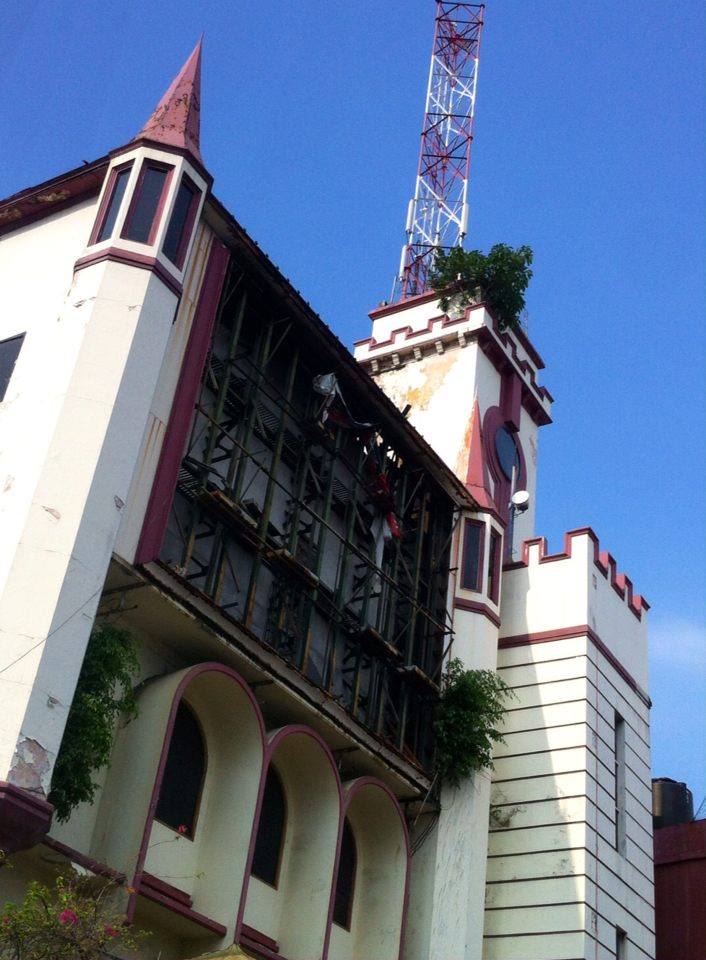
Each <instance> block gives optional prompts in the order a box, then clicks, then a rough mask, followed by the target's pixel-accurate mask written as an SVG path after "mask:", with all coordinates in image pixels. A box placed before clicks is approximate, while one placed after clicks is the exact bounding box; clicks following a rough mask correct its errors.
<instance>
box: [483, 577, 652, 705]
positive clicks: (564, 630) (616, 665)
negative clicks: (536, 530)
mask: <svg viewBox="0 0 706 960" xmlns="http://www.w3.org/2000/svg"><path fill="white" fill-rule="evenodd" d="M552 559H554V558H552ZM559 559H563V558H559ZM572 637H587V638H588V639H589V640H590V642H591V643H592V644H593V646H594V647H595V648H596V649H597V650H598V651H599V652H600V653H601V654H602V655H603V656H604V657H605V659H606V660H607V661H608V663H609V664H610V665H611V667H613V669H614V670H615V672H616V673H617V674H618V675H619V676H621V677H622V678H623V680H624V681H625V682H626V683H627V685H628V686H629V687H630V689H631V690H632V691H633V692H634V693H636V694H637V696H638V697H639V698H640V700H642V702H643V703H644V704H645V706H646V707H648V708H649V707H651V706H652V701H651V700H650V698H649V696H648V695H647V694H646V693H645V691H644V690H643V689H642V687H641V686H640V685H639V683H638V682H637V680H635V678H634V677H633V676H632V674H631V673H630V672H629V671H628V670H626V669H625V667H624V666H623V665H622V663H621V662H620V660H618V658H617V657H616V656H615V654H613V653H611V651H610V650H609V648H608V646H607V645H606V644H605V643H604V642H603V640H601V638H600V637H599V636H598V634H597V633H596V631H595V630H593V629H592V628H591V627H589V626H588V624H586V623H582V624H579V625H577V626H575V627H560V628H558V629H557V630H542V631H539V632H537V633H520V634H516V635H515V636H513V637H501V638H500V639H499V640H498V649H500V650H506V649H508V648H509V647H525V646H528V645H530V644H533V643H551V642H552V641H555V640H569V639H571V638H572Z"/></svg>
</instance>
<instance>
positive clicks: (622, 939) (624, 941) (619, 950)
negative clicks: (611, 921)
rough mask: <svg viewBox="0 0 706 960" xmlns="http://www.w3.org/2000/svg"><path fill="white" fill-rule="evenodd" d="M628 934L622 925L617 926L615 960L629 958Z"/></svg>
mask: <svg viewBox="0 0 706 960" xmlns="http://www.w3.org/2000/svg"><path fill="white" fill-rule="evenodd" d="M627 955H628V935H627V933H625V931H624V930H621V929H620V927H616V928H615V960H627Z"/></svg>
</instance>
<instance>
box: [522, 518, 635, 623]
mask: <svg viewBox="0 0 706 960" xmlns="http://www.w3.org/2000/svg"><path fill="white" fill-rule="evenodd" d="M583 536H587V537H588V538H589V539H590V540H591V542H592V543H593V564H594V566H595V567H596V569H597V570H599V571H600V573H601V574H602V575H603V577H605V579H606V580H609V581H610V584H611V586H612V587H613V589H614V590H615V592H616V593H617V594H618V596H619V597H620V599H621V600H625V601H626V602H627V605H628V609H629V610H630V612H631V613H632V614H633V616H635V617H636V618H637V619H638V620H642V614H643V612H647V611H648V610H649V609H650V605H649V603H648V602H647V600H645V598H644V597H643V596H641V595H640V594H639V593H633V584H632V580H630V578H629V577H628V576H626V575H625V574H624V573H616V563H615V559H614V558H613V556H612V555H611V554H610V553H608V551H607V550H601V545H600V541H599V539H598V537H597V535H596V533H595V532H594V531H593V529H592V528H591V527H577V528H576V529H575V530H569V531H567V532H566V533H565V534H564V549H563V551H562V552H561V553H547V538H546V537H534V538H533V539H531V540H525V541H524V542H523V544H522V557H521V558H520V559H519V560H515V561H513V563H507V564H505V566H504V568H503V569H505V570H519V569H520V568H521V567H526V566H528V564H529V552H530V548H531V547H534V546H537V547H539V563H554V562H556V561H557V560H567V559H569V558H570V557H571V555H572V548H573V541H574V538H575V537H583Z"/></svg>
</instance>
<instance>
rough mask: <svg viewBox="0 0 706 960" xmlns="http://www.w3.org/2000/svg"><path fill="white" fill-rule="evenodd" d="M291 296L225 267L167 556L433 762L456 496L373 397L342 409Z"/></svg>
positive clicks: (364, 718)
mask: <svg viewBox="0 0 706 960" xmlns="http://www.w3.org/2000/svg"><path fill="white" fill-rule="evenodd" d="M282 308H283V304H282V303H281V302H279V301H276V300H275V301H273V300H271V299H268V298H267V296H266V295H265V294H264V293H263V292H262V291H261V290H259V289H258V288H257V287H256V286H255V285H254V284H252V283H250V282H249V281H248V280H247V278H246V277H245V276H244V275H243V274H240V275H239V276H237V277H232V278H231V280H230V282H229V285H228V286H227V288H226V291H225V293H224V297H223V300H222V304H221V310H220V315H219V319H218V322H217V325H216V329H215V331H214V335H213V340H212V344H211V350H210V355H209V358H208V361H207V364H206V369H205V372H204V377H203V382H202V386H201V390H200V395H199V397H198V399H197V403H196V408H195V411H194V419H193V425H192V429H191V432H190V436H189V440H188V443H187V448H186V450H185V453H184V457H183V461H182V465H181V471H180V475H179V481H178V485H177V490H176V494H175V499H174V504H173V507H172V512H171V516H170V521H169V525H168V529H167V534H166V538H165V543H164V546H163V549H162V552H161V561H162V563H164V564H165V565H166V566H168V567H169V568H170V569H171V570H172V572H173V573H175V574H176V575H177V576H179V577H180V578H182V579H183V580H184V581H186V582H187V583H188V584H189V586H190V588H191V589H193V590H196V591H198V592H199V593H200V594H203V595H205V596H206V597H208V598H209V599H210V601H211V602H212V603H215V604H216V605H217V606H218V607H219V608H220V609H221V611H222V612H223V613H225V614H226V615H227V616H229V617H230V618H232V619H233V620H234V621H236V622H237V623H239V624H242V625H243V626H244V627H246V628H247V629H248V630H249V631H250V632H251V633H252V634H254V635H255V636H257V637H258V638H259V639H260V640H261V642H263V643H264V644H267V645H268V646H269V647H271V648H273V649H274V650H276V651H277V653H278V654H279V655H280V656H281V657H282V658H283V659H284V660H286V661H287V662H288V663H290V664H292V665H294V666H295V667H296V668H297V669H298V670H300V671H301V672H302V673H303V674H304V675H306V676H307V677H308V678H309V679H310V680H312V681H313V682H314V683H316V684H317V685H318V686H320V687H321V688H323V689H324V690H326V691H327V692H328V693H329V695H330V696H331V697H333V698H336V699H337V700H339V701H340V702H341V703H342V704H343V705H344V706H345V708H346V709H347V710H348V711H349V713H350V714H351V716H352V717H354V718H355V719H356V720H358V721H359V722H361V723H362V724H364V725H365V726H366V727H367V728H368V729H370V730H371V731H372V732H374V733H375V734H376V735H377V736H379V737H380V738H382V739H384V740H385V741H386V742H388V743H389V744H391V745H393V746H394V747H395V748H396V749H397V750H399V751H401V752H403V753H404V754H405V755H406V756H408V757H410V758H411V759H413V760H415V761H416V762H418V763H419V764H420V765H422V766H423V767H428V766H429V763H430V760H431V752H432V748H433V744H432V737H431V726H432V723H431V721H432V711H433V708H434V704H435V702H436V699H437V697H438V681H439V676H440V669H441V660H442V654H443V651H444V649H445V648H446V646H447V644H448V642H449V639H450V636H451V626H450V621H449V618H448V613H447V608H446V594H447V583H448V571H449V554H450V541H451V533H452V526H453V518H454V504H453V502H452V501H451V499H450V498H449V496H448V495H447V494H446V493H445V492H444V491H442V490H441V488H440V486H439V485H438V483H436V482H435V480H434V477H433V476H432V475H431V474H430V473H429V471H428V470H425V469H423V468H421V467H420V466H419V465H418V464H415V462H414V458H413V456H410V455H409V451H405V452H404V453H403V452H401V451H400V450H398V449H395V448H394V446H393V445H392V444H391V442H390V441H389V440H388V439H387V438H386V436H385V431H384V429H383V428H380V427H379V425H377V424H376V423H375V410H374V409H370V404H369V400H367V398H361V397H358V396H351V395H350V391H347V393H346V396H345V401H343V398H341V400H342V401H343V406H342V407H341V408H339V410H338V414H339V415H338V416H336V415H335V413H336V411H335V409H334V408H333V407H330V406H328V403H329V402H330V398H328V400H327V398H326V397H325V396H322V393H321V392H317V390H316V389H314V382H315V378H317V377H319V376H321V375H324V374H328V373H331V372H333V373H335V372H336V371H335V370H333V371H332V370H331V358H330V357H329V356H327V355H326V354H325V352H324V351H322V349H321V346H320V344H317V342H316V337H315V336H314V335H313V334H312V333H311V332H308V333H305V332H304V331H302V329H301V324H300V323H299V322H297V321H296V320H294V319H292V318H291V317H289V316H286V315H285V313H284V312H283V309H282ZM339 396H340V395H339ZM366 404H368V408H367V409H366ZM354 418H355V419H354ZM381 478H382V479H381Z"/></svg>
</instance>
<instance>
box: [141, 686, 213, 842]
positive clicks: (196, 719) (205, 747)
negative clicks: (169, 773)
mask: <svg viewBox="0 0 706 960" xmlns="http://www.w3.org/2000/svg"><path fill="white" fill-rule="evenodd" d="M181 707H184V709H186V710H188V711H189V713H190V714H191V716H192V718H193V720H194V722H195V724H196V726H197V728H198V731H199V733H200V734H201V745H202V747H203V773H202V774H201V782H200V783H199V789H198V791H197V793H196V803H195V804H194V816H193V822H192V827H191V833H190V834H186V833H179V830H178V829H176V830H175V829H174V827H172V826H171V825H170V824H168V823H165V822H164V820H160V818H159V817H158V816H157V810H158V809H159V801H160V800H161V798H162V790H163V788H164V773H165V772H166V769H167V762H168V760H169V751H170V750H171V747H172V737H173V736H174V726H172V731H171V734H170V737H169V746H168V747H167V756H166V758H165V764H164V770H163V771H162V782H161V783H160V785H159V794H158V795H157V803H156V804H155V808H154V810H155V813H154V818H153V819H154V820H156V821H157V823H161V825H162V826H163V827H166V828H167V830H171V831H172V833H177V834H179V836H180V837H183V838H184V839H185V840H191V841H192V842H193V840H194V839H195V837H196V830H197V828H198V825H199V817H200V815H201V801H202V799H203V787H204V784H205V782H206V774H207V773H208V744H207V742H206V737H205V735H204V732H203V725H202V723H201V720H200V719H199V715H198V714H197V712H196V710H194V708H193V707H192V706H191V704H190V703H188V702H187V701H186V700H183V699H182V700H180V701H179V704H178V706H177V711H179V709H181ZM174 721H175V723H176V713H175V714H174Z"/></svg>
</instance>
